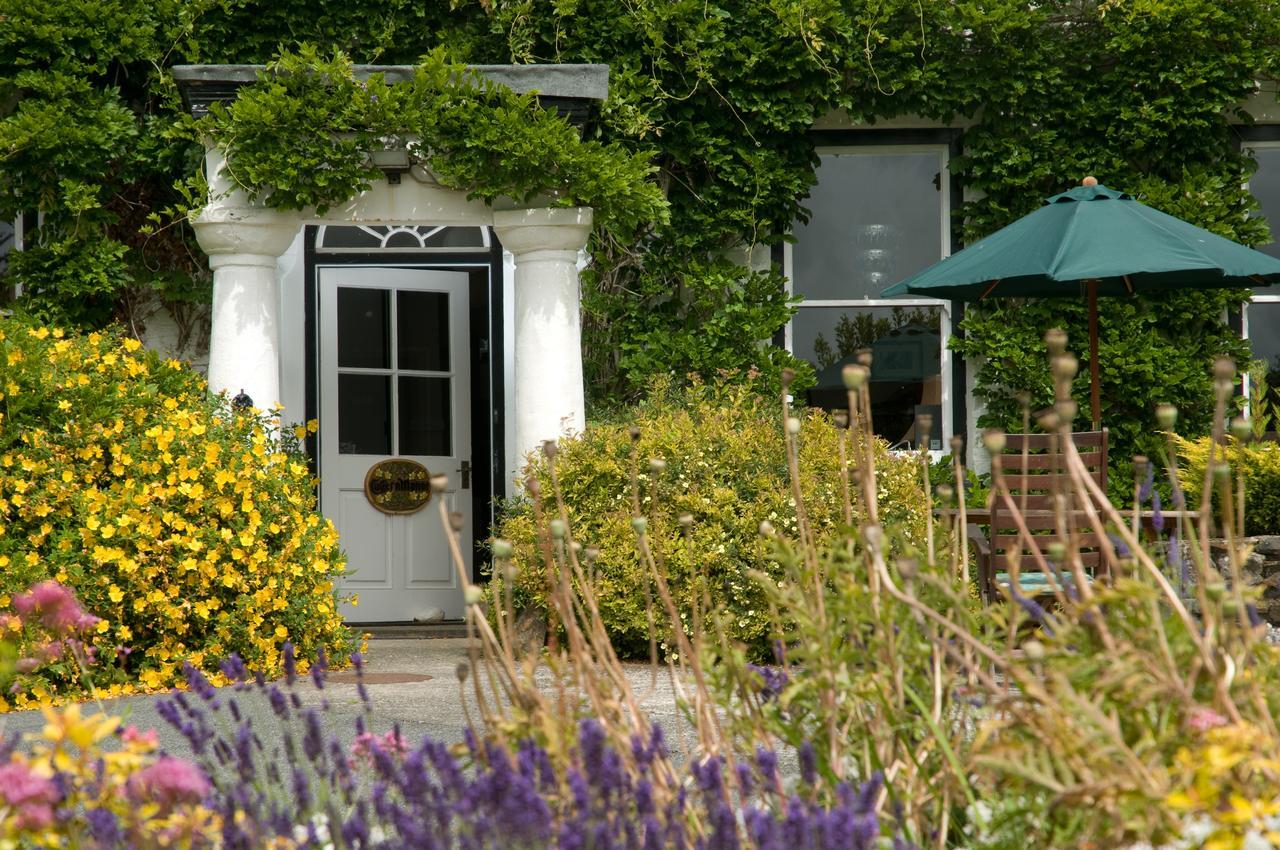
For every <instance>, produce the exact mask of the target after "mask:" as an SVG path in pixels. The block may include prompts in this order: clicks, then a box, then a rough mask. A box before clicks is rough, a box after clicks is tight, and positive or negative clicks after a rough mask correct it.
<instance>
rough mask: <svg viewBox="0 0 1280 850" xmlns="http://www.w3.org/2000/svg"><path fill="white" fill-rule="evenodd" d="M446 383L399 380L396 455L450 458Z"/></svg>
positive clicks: (447, 390) (451, 444) (451, 451)
mask: <svg viewBox="0 0 1280 850" xmlns="http://www.w3.org/2000/svg"><path fill="white" fill-rule="evenodd" d="M449 381H450V379H449V378H416V377H408V376H406V375H401V376H400V398H399V402H400V454H402V455H430V456H447V455H450V454H453V448H452V446H453V433H452V430H453V429H452V422H453V411H452V410H451V408H450V403H449Z"/></svg>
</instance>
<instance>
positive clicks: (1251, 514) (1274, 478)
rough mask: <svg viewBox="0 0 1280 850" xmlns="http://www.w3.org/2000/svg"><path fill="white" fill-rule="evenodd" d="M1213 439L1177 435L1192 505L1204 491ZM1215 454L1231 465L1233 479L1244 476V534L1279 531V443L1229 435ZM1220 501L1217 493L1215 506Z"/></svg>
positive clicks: (1177, 443) (1195, 505) (1184, 485)
mask: <svg viewBox="0 0 1280 850" xmlns="http://www.w3.org/2000/svg"><path fill="white" fill-rule="evenodd" d="M1211 441H1212V438H1211V437H1203V438H1201V439H1199V440H1186V439H1183V438H1182V437H1175V438H1174V444H1175V445H1176V447H1177V450H1178V457H1179V458H1180V460H1181V465H1182V466H1181V471H1182V474H1181V476H1180V478H1181V483H1182V487H1183V489H1184V490H1185V491H1186V494H1187V505H1188V507H1191V508H1195V507H1197V506H1198V505H1199V503H1200V496H1201V493H1202V492H1203V491H1204V468H1205V464H1206V463H1207V462H1208V460H1209V447H1210V443H1211ZM1215 457H1216V458H1217V459H1219V460H1226V461H1227V463H1228V464H1230V466H1231V475H1232V478H1233V479H1234V478H1235V476H1236V475H1237V474H1240V475H1243V477H1244V507H1245V510H1244V533H1245V534H1251V535H1252V534H1280V443H1272V442H1265V443H1241V442H1239V441H1237V440H1236V439H1235V438H1234V437H1227V444H1226V445H1223V446H1218V448H1217V450H1216V451H1215ZM1232 486H1234V484H1233V485H1232ZM1217 501H1218V500H1217V495H1216V494H1215V495H1214V504H1215V507H1216V505H1217Z"/></svg>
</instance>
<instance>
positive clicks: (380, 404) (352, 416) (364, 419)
mask: <svg viewBox="0 0 1280 850" xmlns="http://www.w3.org/2000/svg"><path fill="white" fill-rule="evenodd" d="M338 451H339V453H341V454H344V455H389V454H391V376H390V375H341V374H340V375H338Z"/></svg>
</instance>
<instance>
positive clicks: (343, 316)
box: [338, 286, 391, 369]
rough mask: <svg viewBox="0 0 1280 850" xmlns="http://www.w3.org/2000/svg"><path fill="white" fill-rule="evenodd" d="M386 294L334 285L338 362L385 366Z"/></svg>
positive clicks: (387, 353)
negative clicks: (336, 305)
mask: <svg viewBox="0 0 1280 850" xmlns="http://www.w3.org/2000/svg"><path fill="white" fill-rule="evenodd" d="M390 295H391V293H390V292H388V291H387V290H385V289H356V288H353V287H346V286H343V287H339V288H338V365H339V366H344V367H355V368H363V369H389V368H391V357H390V339H389V338H388V337H389V336H390V334H389V333H388V327H389V325H390V312H391V310H390Z"/></svg>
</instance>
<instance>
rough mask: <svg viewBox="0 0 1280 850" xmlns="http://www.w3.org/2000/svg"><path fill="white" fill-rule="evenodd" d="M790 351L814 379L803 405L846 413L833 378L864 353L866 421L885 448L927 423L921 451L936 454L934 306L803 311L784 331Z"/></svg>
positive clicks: (938, 322)
mask: <svg viewBox="0 0 1280 850" xmlns="http://www.w3.org/2000/svg"><path fill="white" fill-rule="evenodd" d="M791 333H792V336H791V339H792V342H793V348H792V350H793V351H794V352H795V354H796V356H797V357H801V358H803V359H805V360H808V361H809V362H810V363H812V364H813V365H814V368H815V369H816V370H817V372H818V384H817V386H815V387H814V388H813V389H812V390H810V391H809V394H808V402H809V404H811V405H813V406H815V407H822V408H825V409H827V410H843V409H846V408H847V406H848V400H847V396H846V394H845V388H844V381H843V378H842V376H841V372H842V370H843V369H844V367H845V366H846V365H847V364H849V363H854V362H857V352H858V350H859V349H861V348H869V349H871V356H872V364H871V416H872V420H873V422H874V426H875V431H876V433H877V434H879V435H880V436H881V437H884V438H885V439H886V440H888V441H889V443H890V444H893V445H896V444H898V443H902V442H904V441H905V442H908V443H912V444H914V442H915V439H916V434H915V420H916V416H917V415H919V414H922V413H928V414H931V415H932V416H933V428H932V429H931V434H930V437H929V448H931V449H941V448H942V407H941V404H942V312H941V311H940V310H939V309H938V308H937V307H892V308H890V307H875V308H850V307H806V308H801V309H800V310H798V311H797V312H796V316H795V319H794V320H793V324H792V332H791Z"/></svg>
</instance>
